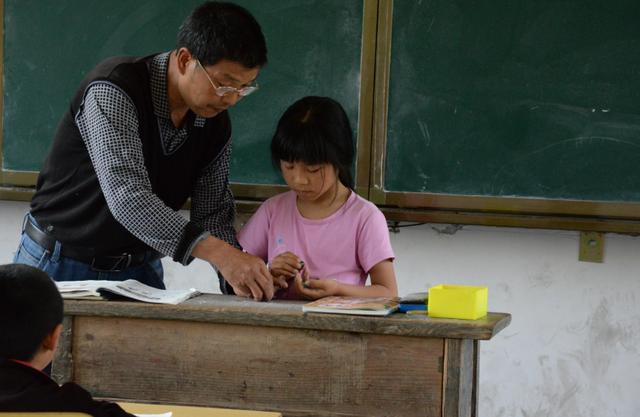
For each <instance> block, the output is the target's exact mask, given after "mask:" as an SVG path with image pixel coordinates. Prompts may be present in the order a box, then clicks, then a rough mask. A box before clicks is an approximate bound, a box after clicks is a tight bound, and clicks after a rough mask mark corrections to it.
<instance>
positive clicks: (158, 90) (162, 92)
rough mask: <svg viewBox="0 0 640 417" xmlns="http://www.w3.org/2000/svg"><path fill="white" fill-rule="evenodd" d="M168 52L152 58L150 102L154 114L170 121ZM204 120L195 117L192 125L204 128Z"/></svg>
mask: <svg viewBox="0 0 640 417" xmlns="http://www.w3.org/2000/svg"><path fill="white" fill-rule="evenodd" d="M170 54H171V51H169V52H163V53H161V54H158V55H156V56H154V57H153V59H152V60H151V65H150V73H151V101H152V102H153V110H154V114H155V115H156V116H157V117H162V118H164V119H167V120H171V112H170V110H169V96H168V95H167V71H168V69H169V55H170ZM204 122H205V118H204V117H201V116H196V117H195V119H194V122H193V124H194V125H195V126H197V127H202V126H204Z"/></svg>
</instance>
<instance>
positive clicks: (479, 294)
mask: <svg viewBox="0 0 640 417" xmlns="http://www.w3.org/2000/svg"><path fill="white" fill-rule="evenodd" d="M488 298H489V289H488V288H487V287H474V286H470V285H444V284H442V285H436V286H434V287H431V288H429V298H428V301H427V303H428V306H429V307H428V314H429V316H430V317H442V318H451V319H466V320H475V319H479V318H480V317H484V316H486V315H487V302H488Z"/></svg>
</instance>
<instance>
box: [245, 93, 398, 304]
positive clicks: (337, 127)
mask: <svg viewBox="0 0 640 417" xmlns="http://www.w3.org/2000/svg"><path fill="white" fill-rule="evenodd" d="M353 157H354V146H353V134H352V131H351V126H350V124H349V119H348V117H347V115H346V113H345V111H344V109H343V108H342V106H341V105H340V104H339V103H338V102H336V101H335V100H332V99H330V98H327V97H312V96H310V97H305V98H302V99H300V100H298V101H297V102H295V103H294V104H293V105H291V106H290V107H289V108H288V109H287V110H286V111H285V112H284V114H283V115H282V117H281V118H280V121H279V123H278V127H277V130H276V133H275V135H274V136H273V139H272V141H271V158H272V162H273V164H274V166H275V167H276V168H277V169H278V170H280V172H281V173H282V176H283V178H284V180H285V182H286V183H287V185H288V186H289V188H290V191H288V192H285V193H282V194H280V195H277V196H275V197H272V198H270V199H269V200H267V201H266V202H265V203H264V204H263V205H262V206H261V207H260V208H259V209H258V211H257V212H256V213H255V214H254V215H253V217H252V218H251V219H250V220H249V221H248V222H247V224H246V225H245V226H244V228H243V229H242V230H241V231H240V233H239V236H238V240H239V242H240V244H241V245H242V247H243V248H244V249H245V250H246V251H247V252H249V253H251V254H253V255H256V256H258V257H261V258H262V259H264V260H265V261H266V262H267V263H268V265H269V268H270V271H271V274H272V275H273V277H274V284H275V285H276V286H277V287H279V290H278V292H277V293H276V298H288V299H300V298H303V299H317V298H322V297H327V296H330V295H344V296H360V297H380V296H385V297H394V296H396V295H397V284H396V278H395V273H394V269H393V259H394V254H393V249H392V248H391V243H390V241H389V232H388V229H387V223H386V220H385V218H384V215H383V214H382V213H381V212H380V210H379V209H378V208H377V207H376V206H375V205H374V204H373V203H371V202H369V201H367V200H365V199H364V198H362V197H360V196H358V195H357V194H356V193H355V191H354V190H353V186H354V184H353V177H352V175H351V167H352V165H353ZM367 277H370V278H371V283H370V285H366V281H367Z"/></svg>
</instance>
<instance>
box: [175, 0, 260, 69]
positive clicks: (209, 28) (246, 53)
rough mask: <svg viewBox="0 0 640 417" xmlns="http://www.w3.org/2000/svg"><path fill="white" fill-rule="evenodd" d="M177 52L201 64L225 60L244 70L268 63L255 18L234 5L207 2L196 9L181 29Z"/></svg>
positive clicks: (212, 63)
mask: <svg viewBox="0 0 640 417" xmlns="http://www.w3.org/2000/svg"><path fill="white" fill-rule="evenodd" d="M177 46H178V49H179V48H182V47H184V48H187V49H188V50H189V52H191V54H192V55H194V56H195V57H196V58H198V59H199V60H200V62H201V63H202V65H205V66H206V65H214V64H216V63H218V62H219V61H221V60H223V59H226V60H229V61H234V62H238V63H240V64H242V65H243V66H244V67H246V68H256V67H263V66H264V65H265V64H266V63H267V44H266V42H265V40H264V35H263V34H262V29H260V25H259V24H258V22H257V21H256V19H255V18H254V17H253V16H252V15H251V13H249V11H247V10H246V9H245V8H243V7H240V6H238V5H236V4H233V3H224V2H215V1H209V2H206V3H204V4H202V5H200V6H198V7H197V8H196V9H195V10H194V11H193V12H192V13H191V15H189V16H188V17H187V18H186V19H185V21H184V22H183V23H182V25H181V26H180V30H179V32H178V45H177Z"/></svg>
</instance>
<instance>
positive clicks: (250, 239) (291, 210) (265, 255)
mask: <svg viewBox="0 0 640 417" xmlns="http://www.w3.org/2000/svg"><path fill="white" fill-rule="evenodd" d="M238 241H239V242H240V244H241V245H242V247H243V248H244V250H246V251H247V252H249V253H251V254H253V255H256V256H258V257H260V258H262V259H264V260H265V261H267V262H271V261H272V260H273V258H275V257H276V256H277V255H279V254H281V253H283V252H292V253H294V254H296V255H297V256H298V257H299V258H300V259H302V260H303V261H304V263H305V266H306V267H308V268H309V272H310V273H311V276H312V277H313V278H335V279H336V280H338V281H340V282H342V283H345V284H352V285H361V286H364V285H365V283H366V281H367V275H368V272H369V270H370V269H371V268H373V267H374V266H375V265H376V264H377V263H379V262H382V261H384V260H386V259H393V258H394V257H395V256H394V254H393V249H392V248H391V242H390V241H389V230H388V229H387V222H386V220H385V218H384V215H383V214H382V212H381V211H380V210H379V209H378V208H377V207H376V206H375V205H374V204H373V203H371V202H369V201H367V200H365V199H364V198H362V197H360V196H359V195H357V194H356V193H354V192H351V195H350V196H349V198H348V199H347V201H346V202H345V203H344V205H343V206H342V207H340V209H339V210H338V211H336V212H335V213H333V214H332V215H331V216H329V217H326V218H324V219H318V220H311V219H306V218H304V217H302V215H301V214H300V212H299V211H298V208H297V206H296V194H295V193H294V192H293V191H288V192H285V193H282V194H279V195H277V196H275V197H272V198H270V199H268V200H267V201H265V202H264V203H263V204H262V205H261V206H260V208H259V209H258V210H257V211H256V213H255V214H254V215H253V216H252V217H251V219H249V221H248V222H247V224H246V225H245V226H244V227H243V228H242V230H241V231H240V233H239V235H238ZM289 288H290V289H291V288H292V287H289ZM292 295H293V292H292V291H291V294H278V296H279V297H280V298H291V296H292Z"/></svg>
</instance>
